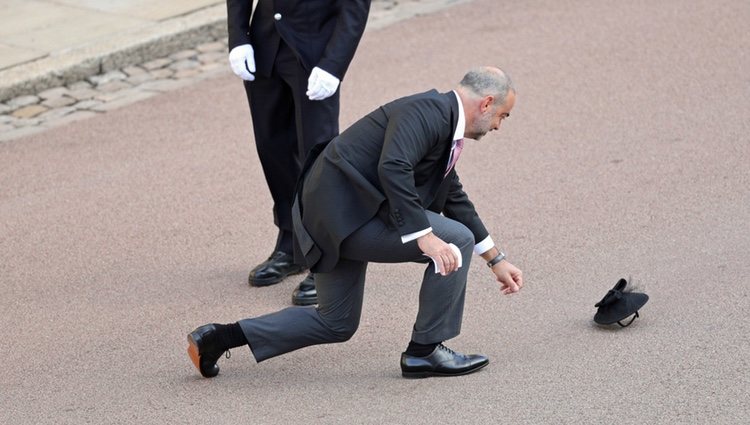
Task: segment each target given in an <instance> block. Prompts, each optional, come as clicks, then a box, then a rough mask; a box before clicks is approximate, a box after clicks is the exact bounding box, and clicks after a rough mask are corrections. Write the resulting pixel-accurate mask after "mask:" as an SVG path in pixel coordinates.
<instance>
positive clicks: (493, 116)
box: [468, 91, 516, 140]
mask: <svg viewBox="0 0 750 425" xmlns="http://www.w3.org/2000/svg"><path fill="white" fill-rule="evenodd" d="M515 103H516V93H515V92H514V91H510V92H508V96H507V97H506V98H505V103H504V104H502V105H500V106H497V105H494V104H491V105H489V106H486V109H485V111H484V112H480V114H479V116H478V117H477V119H476V120H475V121H474V125H473V128H472V131H471V133H470V134H469V135H468V137H469V138H471V139H474V140H479V139H481V138H482V137H483V136H484V135H485V134H487V133H489V132H490V131H494V130H498V129H500V125H501V124H502V123H503V120H504V119H506V118H508V117H509V116H510V110H511V109H513V105H515Z"/></svg>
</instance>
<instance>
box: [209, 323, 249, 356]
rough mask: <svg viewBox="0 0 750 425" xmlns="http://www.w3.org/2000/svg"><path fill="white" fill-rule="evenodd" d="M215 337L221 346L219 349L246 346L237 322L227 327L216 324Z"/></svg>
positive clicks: (245, 340)
mask: <svg viewBox="0 0 750 425" xmlns="http://www.w3.org/2000/svg"><path fill="white" fill-rule="evenodd" d="M216 336H217V337H218V340H219V344H221V348H222V349H224V350H229V349H230V348H236V347H242V346H243V345H247V338H245V333H244V332H242V328H241V327H240V324H239V323H237V322H235V323H230V324H227V325H219V324H217V325H216Z"/></svg>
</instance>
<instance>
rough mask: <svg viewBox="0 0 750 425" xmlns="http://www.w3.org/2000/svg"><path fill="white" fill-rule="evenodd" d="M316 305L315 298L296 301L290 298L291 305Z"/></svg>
mask: <svg viewBox="0 0 750 425" xmlns="http://www.w3.org/2000/svg"><path fill="white" fill-rule="evenodd" d="M317 303H318V299H317V298H315V299H314V300H298V299H296V298H294V297H292V304H294V305H298V306H302V307H304V306H306V305H315V304H317Z"/></svg>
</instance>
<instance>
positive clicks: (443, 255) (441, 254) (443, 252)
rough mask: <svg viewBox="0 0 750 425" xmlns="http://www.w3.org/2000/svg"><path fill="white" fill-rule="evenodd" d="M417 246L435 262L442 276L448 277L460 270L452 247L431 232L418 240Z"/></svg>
mask: <svg viewBox="0 0 750 425" xmlns="http://www.w3.org/2000/svg"><path fill="white" fill-rule="evenodd" d="M417 246H419V249H420V250H421V251H422V252H423V253H424V254H425V255H427V256H429V257H430V258H432V259H433V261H435V264H437V266H438V269H439V270H440V274H441V275H443V276H447V275H449V274H451V273H453V272H455V271H456V270H458V257H456V254H455V253H454V252H453V250H452V249H451V247H450V246H448V244H447V243H445V242H444V241H443V240H442V239H440V238H439V237H437V236H435V234H434V233H432V232H430V233H428V234H426V235H424V236H420V237H419V238H417Z"/></svg>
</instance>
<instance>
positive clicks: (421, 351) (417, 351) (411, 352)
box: [405, 341, 440, 357]
mask: <svg viewBox="0 0 750 425" xmlns="http://www.w3.org/2000/svg"><path fill="white" fill-rule="evenodd" d="M438 344H440V343H439V342H436V343H434V344H419V343H416V342H414V341H409V346H408V347H406V352H405V354H406V355H408V356H414V357H426V356H429V355H430V354H432V352H433V351H435V347H437V346H438Z"/></svg>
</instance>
